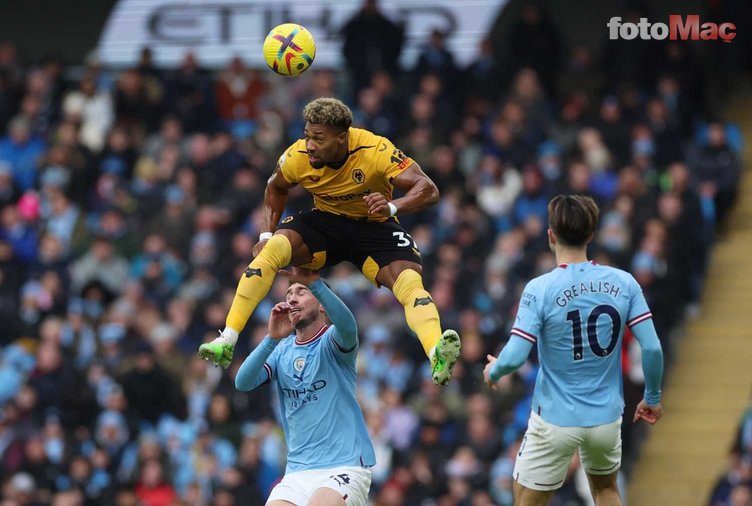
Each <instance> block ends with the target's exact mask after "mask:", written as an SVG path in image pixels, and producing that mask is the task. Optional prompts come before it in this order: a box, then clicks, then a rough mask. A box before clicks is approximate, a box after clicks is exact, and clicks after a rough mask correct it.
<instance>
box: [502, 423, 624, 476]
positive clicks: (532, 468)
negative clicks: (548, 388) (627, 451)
mask: <svg viewBox="0 0 752 506" xmlns="http://www.w3.org/2000/svg"><path fill="white" fill-rule="evenodd" d="M578 448H579V450H580V461H581V462H582V468H583V469H584V470H585V472H586V473H588V474H593V475H597V474H611V473H614V472H616V471H617V470H618V469H619V467H620V464H621V417H619V419H618V420H616V421H615V422H611V423H607V424H604V425H597V426H595V427H559V426H558V425H554V424H551V423H548V422H546V421H545V420H543V418H541V417H540V416H539V415H537V414H536V413H531V414H530V420H529V422H528V426H527V431H526V432H525V437H524V439H523V440H522V445H520V451H519V452H518V453H517V461H516V462H515V464H514V479H515V480H516V481H517V482H519V483H520V484H521V485H524V486H525V487H527V488H530V489H533V490H556V489H557V488H559V487H561V486H562V485H563V484H564V479H565V478H566V476H567V468H568V467H569V463H570V462H571V460H572V455H573V454H574V451H575V450H577V449H578Z"/></svg>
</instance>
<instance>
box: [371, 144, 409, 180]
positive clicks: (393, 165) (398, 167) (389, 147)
mask: <svg viewBox="0 0 752 506" xmlns="http://www.w3.org/2000/svg"><path fill="white" fill-rule="evenodd" d="M376 163H377V167H378V169H379V171H381V170H383V171H384V176H385V177H386V178H387V180H388V181H390V182H391V180H392V179H394V178H395V177H397V176H398V175H399V174H400V173H401V172H402V171H403V170H405V169H406V168H408V167H409V166H410V165H412V164H413V159H412V158H410V157H409V156H407V155H405V153H403V152H402V151H401V150H400V149H398V148H397V147H396V146H395V145H394V144H392V142H391V141H390V140H389V139H386V138H384V137H381V138H380V141H379V147H378V148H377V151H376Z"/></svg>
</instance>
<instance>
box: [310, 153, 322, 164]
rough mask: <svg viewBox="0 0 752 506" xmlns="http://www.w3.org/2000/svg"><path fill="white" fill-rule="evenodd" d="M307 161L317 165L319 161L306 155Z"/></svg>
mask: <svg viewBox="0 0 752 506" xmlns="http://www.w3.org/2000/svg"><path fill="white" fill-rule="evenodd" d="M308 161H309V162H311V163H319V162H320V161H321V160H319V159H318V158H316V157H315V156H311V155H308Z"/></svg>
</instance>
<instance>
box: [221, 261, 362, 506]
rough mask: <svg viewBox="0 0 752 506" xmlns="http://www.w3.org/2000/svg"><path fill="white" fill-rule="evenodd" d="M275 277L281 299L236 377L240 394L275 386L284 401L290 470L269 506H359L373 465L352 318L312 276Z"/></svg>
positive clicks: (311, 273) (296, 272)
mask: <svg viewBox="0 0 752 506" xmlns="http://www.w3.org/2000/svg"><path fill="white" fill-rule="evenodd" d="M280 274H281V275H283V276H285V277H287V278H288V279H290V281H291V284H290V287H289V288H288V289H287V295H286V300H285V302H280V303H279V304H277V305H275V306H274V308H272V311H271V315H270V316H269V334H268V335H267V336H266V337H265V338H264V340H263V341H262V342H261V344H260V345H259V346H258V347H257V348H256V349H255V350H253V352H252V353H251V354H250V355H249V356H248V358H246V359H245V361H244V362H243V365H241V367H240V370H239V371H238V375H237V377H236V378H235V386H236V387H237V388H238V390H244V391H247V390H253V389H254V388H256V387H258V386H259V385H262V384H264V383H267V382H269V381H271V380H274V381H275V382H276V385H277V392H278V394H279V397H280V401H281V402H280V409H281V415H282V417H281V419H282V427H283V429H284V432H285V441H286V443H287V468H286V469H285V476H284V478H283V479H282V481H281V482H280V483H279V484H278V485H277V486H275V487H274V489H273V490H272V492H271V494H270V495H269V499H268V502H267V503H266V504H267V506H289V505H294V506H306V505H310V506H364V505H365V504H366V501H367V500H368V491H369V489H370V487H371V471H370V469H369V468H370V467H371V466H373V465H374V464H375V463H376V459H375V456H374V451H373V445H372V444H371V439H370V437H369V435H368V431H367V429H366V423H365V420H364V418H363V413H362V411H361V409H360V406H359V405H358V401H357V400H356V398H355V379H356V372H355V357H356V355H357V352H358V330H357V325H356V323H355V318H354V317H353V315H352V313H351V312H350V310H349V309H348V308H347V306H345V304H344V303H343V302H342V301H341V300H340V299H339V298H337V296H336V295H334V293H333V292H332V291H331V290H329V288H328V287H327V286H326V285H325V284H324V282H323V281H321V279H319V275H318V273H317V272H315V271H310V270H307V269H301V268H297V267H293V268H292V270H291V271H290V272H287V271H280Z"/></svg>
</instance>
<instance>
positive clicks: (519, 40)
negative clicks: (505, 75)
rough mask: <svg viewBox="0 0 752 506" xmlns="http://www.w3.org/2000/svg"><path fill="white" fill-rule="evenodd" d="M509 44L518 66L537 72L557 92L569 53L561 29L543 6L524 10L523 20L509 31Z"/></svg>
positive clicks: (529, 5) (518, 21) (538, 5)
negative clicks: (567, 53) (563, 62)
mask: <svg viewBox="0 0 752 506" xmlns="http://www.w3.org/2000/svg"><path fill="white" fill-rule="evenodd" d="M508 40H509V45H510V47H511V50H512V54H514V56H515V61H516V62H517V64H518V65H519V66H520V67H532V68H533V69H535V71H536V72H537V73H538V75H539V76H541V80H542V81H543V85H544V86H545V87H546V88H547V90H548V91H549V92H551V91H553V90H554V89H555V88H554V86H555V82H554V81H555V76H556V75H557V73H558V71H559V68H560V65H561V60H562V57H563V55H564V54H565V53H564V51H563V40H562V37H561V33H560V31H559V28H558V27H557V26H556V25H555V24H554V22H553V21H552V19H551V16H550V15H549V13H548V12H547V10H546V8H545V6H544V5H543V3H542V2H531V3H526V4H525V5H524V6H523V7H522V16H521V18H520V19H519V20H517V22H516V23H515V24H514V25H513V26H512V28H511V30H510V31H509V35H508Z"/></svg>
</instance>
